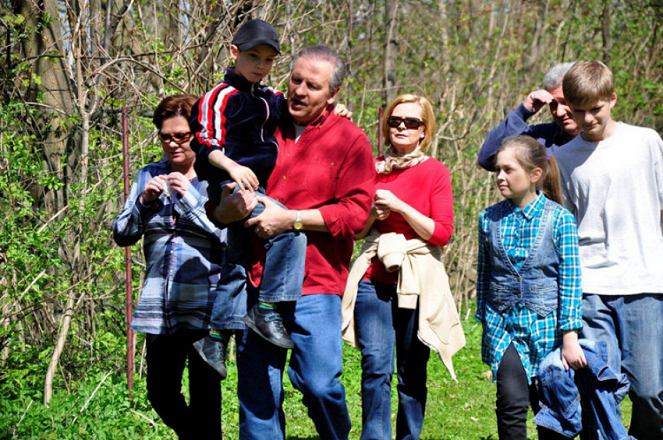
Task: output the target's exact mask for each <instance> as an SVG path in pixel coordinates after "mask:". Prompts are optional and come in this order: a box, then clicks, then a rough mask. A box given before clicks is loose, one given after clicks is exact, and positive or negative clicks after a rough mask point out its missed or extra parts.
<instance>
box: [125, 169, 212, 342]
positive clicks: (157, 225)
mask: <svg viewBox="0 0 663 440" xmlns="http://www.w3.org/2000/svg"><path fill="white" fill-rule="evenodd" d="M169 172H170V162H169V161H168V160H167V159H163V160H161V161H160V162H157V163H153V164H150V165H148V166H146V167H145V168H143V169H141V170H140V171H139V172H138V174H137V175H136V178H135V180H134V182H133V184H132V186H131V192H130V194H129V197H128V198H127V202H126V204H125V205H124V208H123V209H122V211H121V212H120V213H119V214H118V216H117V218H116V219H115V222H114V223H113V238H114V239H115V242H116V243H117V244H118V245H120V246H130V245H132V244H134V243H136V242H137V241H138V240H139V239H140V238H141V237H142V238H143V252H144V255H145V262H146V273H145V281H144V283H143V288H142V290H141V293H140V298H139V300H138V305H137V306H136V310H135V313H134V318H133V324H132V327H133V328H134V330H136V331H139V332H144V333H152V334H172V333H174V332H175V331H177V330H178V329H180V328H186V329H190V330H199V329H208V328H209V321H210V315H211V312H212V306H213V303H214V299H215V297H216V287H217V283H218V282H219V278H220V274H221V266H222V263H223V257H224V251H225V244H224V241H225V232H222V231H221V230H219V229H217V228H216V227H215V226H214V225H213V224H212V223H211V222H210V221H209V220H208V218H207V215H206V213H205V209H204V204H205V202H206V201H207V192H206V188H207V182H199V181H198V179H197V178H194V179H193V180H192V181H191V186H189V189H188V190H187V192H186V193H185V194H184V195H183V196H179V195H178V194H176V193H175V192H173V194H172V196H170V197H166V196H164V195H161V196H160V197H159V199H158V200H156V201H155V202H154V203H152V204H151V205H149V206H143V205H142V204H140V203H139V202H138V197H139V196H140V194H141V193H142V192H143V191H144V189H145V186H146V185H147V183H148V182H149V181H150V180H152V178H154V176H158V175H166V174H168V173H169Z"/></svg>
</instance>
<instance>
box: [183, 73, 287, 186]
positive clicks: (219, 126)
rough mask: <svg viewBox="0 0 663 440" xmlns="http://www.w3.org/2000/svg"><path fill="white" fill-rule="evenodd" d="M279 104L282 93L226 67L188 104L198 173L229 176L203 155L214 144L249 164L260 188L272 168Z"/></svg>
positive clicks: (281, 107)
mask: <svg viewBox="0 0 663 440" xmlns="http://www.w3.org/2000/svg"><path fill="white" fill-rule="evenodd" d="M284 111H287V110H286V109H285V99H284V96H283V94H282V93H280V92H275V91H274V90H273V89H271V88H269V87H265V86H262V85H260V84H251V83H250V82H248V81H247V80H246V79H244V78H243V77H241V76H239V75H238V74H236V73H235V70H234V69H233V68H229V69H228V70H227V71H226V74H225V76H224V78H223V82H222V83H221V84H219V85H217V86H216V87H214V88H213V89H212V90H210V91H209V92H207V93H206V94H205V96H203V97H202V98H201V99H200V100H198V102H196V104H195V105H194V107H193V108H192V109H191V121H190V122H191V128H192V131H193V132H194V133H195V140H194V142H193V143H192V145H191V147H192V148H193V149H194V151H196V152H197V157H196V172H197V174H198V178H199V179H202V180H210V181H212V182H223V181H225V180H230V176H229V175H228V173H226V172H225V171H223V170H221V169H219V168H215V167H213V166H211V165H210V164H209V162H208V160H207V157H208V156H209V154H210V153H211V152H212V151H214V150H222V151H223V153H224V154H225V155H226V156H227V157H229V158H230V159H232V160H234V161H235V162H237V163H239V164H240V165H243V166H245V167H248V168H251V170H252V171H253V172H254V173H255V174H256V176H257V177H258V180H259V181H260V185H261V186H262V187H263V188H264V187H265V186H266V185H267V179H268V178H269V175H270V174H271V172H272V169H273V168H274V164H275V163H276V157H277V154H278V143H277V142H276V139H275V137H274V132H275V130H276V127H277V125H278V121H279V119H280V118H281V114H282V113H283V112H284Z"/></svg>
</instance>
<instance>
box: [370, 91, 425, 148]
mask: <svg viewBox="0 0 663 440" xmlns="http://www.w3.org/2000/svg"><path fill="white" fill-rule="evenodd" d="M404 103H415V104H419V107H421V120H422V121H424V127H425V130H424V138H423V139H422V140H421V144H420V146H421V150H422V151H426V150H427V149H428V147H430V146H431V144H432V143H433V133H435V114H434V113H433V106H432V105H431V104H430V101H429V100H428V99H426V98H424V97H423V96H418V95H410V94H405V95H399V96H397V97H396V98H395V99H394V100H393V101H391V103H390V104H389V105H388V106H387V110H386V111H385V112H384V119H383V120H382V134H383V135H384V139H385V142H386V143H387V144H389V125H388V124H387V121H388V120H389V117H390V116H391V114H392V113H393V112H394V109H395V108H396V106H397V105H398V104H404Z"/></svg>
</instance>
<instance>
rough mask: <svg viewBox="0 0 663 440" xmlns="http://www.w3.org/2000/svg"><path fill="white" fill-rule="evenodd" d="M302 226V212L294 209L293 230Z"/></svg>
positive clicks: (299, 229)
mask: <svg viewBox="0 0 663 440" xmlns="http://www.w3.org/2000/svg"><path fill="white" fill-rule="evenodd" d="M303 227H304V223H302V212H301V211H296V212H295V222H294V223H293V224H292V228H293V229H294V230H295V231H301V230H302V228H303Z"/></svg>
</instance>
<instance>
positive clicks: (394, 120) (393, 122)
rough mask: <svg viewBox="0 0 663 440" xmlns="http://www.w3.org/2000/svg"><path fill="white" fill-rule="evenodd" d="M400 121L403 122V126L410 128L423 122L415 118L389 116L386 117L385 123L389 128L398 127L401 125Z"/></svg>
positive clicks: (414, 127) (416, 126)
mask: <svg viewBox="0 0 663 440" xmlns="http://www.w3.org/2000/svg"><path fill="white" fill-rule="evenodd" d="M401 122H403V123H404V124H405V128H408V129H410V130H415V129H417V128H419V127H421V126H422V125H426V124H424V121H422V120H421V119H417V118H401V117H400V116H389V119H387V125H389V126H390V127H391V128H398V127H399V126H400V125H401Z"/></svg>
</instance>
